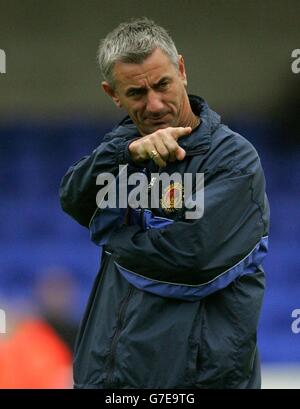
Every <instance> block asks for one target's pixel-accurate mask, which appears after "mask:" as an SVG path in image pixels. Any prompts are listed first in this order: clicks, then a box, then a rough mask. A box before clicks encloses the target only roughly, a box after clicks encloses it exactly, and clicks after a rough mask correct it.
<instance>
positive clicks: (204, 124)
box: [114, 95, 221, 154]
mask: <svg viewBox="0 0 300 409" xmlns="http://www.w3.org/2000/svg"><path fill="white" fill-rule="evenodd" d="M189 100H190V104H191V108H192V110H193V112H194V114H196V115H198V116H200V118H201V122H200V125H198V126H197V128H195V129H194V130H193V132H192V133H191V134H190V135H189V136H187V137H183V138H180V139H179V140H178V143H179V145H180V146H181V147H182V148H183V149H185V150H186V152H187V153H189V154H193V153H195V154H196V153H200V152H201V153H202V152H206V151H208V149H209V148H210V143H211V135H212V134H213V133H214V132H215V131H216V130H217V128H218V127H219V125H220V123H221V117H220V115H218V114H217V113H216V112H214V111H213V110H211V109H210V108H209V106H208V104H207V103H206V101H205V100H204V99H203V98H201V97H198V96H196V95H189ZM114 132H115V133H116V134H118V135H120V136H121V134H124V135H127V136H128V135H131V136H138V135H139V132H138V130H137V128H136V126H135V125H134V123H133V122H132V120H131V119H130V117H129V116H126V117H125V118H124V119H123V120H122V121H121V122H120V123H119V124H118V125H117V126H116V127H115V129H114Z"/></svg>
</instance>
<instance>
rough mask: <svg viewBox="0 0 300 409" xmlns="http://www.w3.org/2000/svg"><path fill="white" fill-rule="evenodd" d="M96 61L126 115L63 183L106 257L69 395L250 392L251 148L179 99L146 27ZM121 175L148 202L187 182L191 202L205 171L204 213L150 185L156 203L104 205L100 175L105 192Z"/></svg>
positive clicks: (261, 217)
mask: <svg viewBox="0 0 300 409" xmlns="http://www.w3.org/2000/svg"><path fill="white" fill-rule="evenodd" d="M99 62H100V67H101V70H102V73H103V76H104V81H103V82H102V87H103V90H104V91H105V92H106V93H107V94H108V95H109V96H110V97H111V98H112V99H113V101H114V103H115V104H116V106H117V107H122V108H124V109H125V110H126V111H127V113H128V116H127V117H126V118H125V119H124V120H123V121H122V122H121V123H120V124H119V125H117V126H116V127H115V128H114V129H113V130H112V132H110V133H109V134H108V135H106V136H105V138H104V139H103V142H102V143H101V144H100V145H99V146H98V147H97V148H96V149H95V150H94V151H93V153H92V154H91V155H90V156H88V157H85V158H83V159H82V160H81V161H80V162H78V163H77V164H75V165H74V166H73V167H71V168H70V169H69V171H68V172H67V174H66V175H65V176H64V178H63V180H62V184H61V191H60V194H61V203H62V207H63V209H64V210H65V211H66V212H67V213H69V214H70V215H71V216H72V217H73V218H75V219H76V220H77V221H78V222H79V223H81V224H82V225H84V226H86V227H89V228H90V231H91V237H92V240H93V241H94V242H95V243H96V244H98V245H99V246H100V247H101V248H102V249H103V253H102V260H101V268H100V271H99V274H98V276H97V278H96V280H95V283H94V288H93V291H92V293H91V296H90V299H89V303H88V306H87V309H86V312H85V316H84V318H83V321H82V323H81V328H80V331H79V334H78V338H77V343H76V348H75V354H74V379H75V387H76V388H259V387H260V364H259V356H258V351H257V346H256V331H257V324H258V318H259V313H260V309H261V303H262V298H263V293H264V272H263V269H262V267H261V262H262V260H263V258H264V256H265V254H266V252H267V235H268V223H269V222H268V220H269V210H268V202H267V199H266V195H265V182H264V175H263V171H262V168H261V164H260V160H259V157H258V155H257V152H256V151H255V149H254V148H253V146H252V145H251V144H250V143H249V142H248V141H246V140H245V139H244V138H243V137H242V136H240V135H238V134H237V133H235V132H233V131H232V130H230V129H229V128H228V127H227V126H225V125H222V124H221V123H220V117H219V115H217V114H216V113H215V112H213V111H212V110H211V109H210V108H209V107H208V105H207V103H206V102H205V101H204V100H203V99H202V98H199V97H196V96H191V95H188V94H187V91H186V86H187V79H186V72H185V66H184V60H183V57H182V56H181V55H178V53H177V50H176V48H175V45H174V43H173V41H172V39H171V38H170V37H169V35H168V34H167V32H166V31H165V30H164V29H163V28H162V27H159V26H157V25H156V24H155V23H154V22H152V21H150V20H148V19H146V18H142V19H136V20H133V21H131V22H129V23H123V24H121V25H120V26H119V27H117V28H116V29H115V30H114V31H112V32H111V33H110V34H108V36H107V37H106V38H105V39H104V40H103V41H102V43H101V44H100V49H99ZM120 165H126V168H120V167H119V166H120ZM124 169H125V170H126V171H128V174H130V175H132V174H136V173H137V172H139V173H140V174H142V175H146V176H147V180H148V183H149V186H148V192H147V194H148V195H149V197H150V196H151V192H152V191H153V189H154V188H155V186H156V184H157V178H158V176H159V175H160V174H162V173H165V174H167V175H172V174H174V173H177V175H178V174H179V176H182V177H183V176H185V175H193V177H194V179H193V188H192V196H191V197H190V199H193V198H195V196H196V194H197V190H199V189H198V187H199V186H198V185H197V183H196V174H201V173H202V174H204V184H205V189H204V213H203V214H201V212H200V217H197V218H194V217H190V218H189V217H187V214H188V213H187V212H186V210H187V207H188V206H187V205H186V204H187V202H186V200H185V199H187V197H186V196H188V193H187V192H186V189H185V186H183V185H182V184H181V183H177V182H176V183H175V182H171V183H170V185H169V186H168V188H167V189H165V190H164V189H159V192H160V197H159V200H158V206H154V205H152V202H151V201H150V204H149V205H148V207H147V208H133V207H130V206H128V209H127V211H126V212H125V209H124V208H123V207H122V206H116V208H114V209H113V208H109V206H108V207H107V208H103V206H101V203H103V200H104V198H103V197H102V202H101V201H100V202H101V203H99V200H97V203H96V196H97V193H98V191H99V186H97V184H96V181H97V177H98V176H99V175H100V177H101V175H102V176H103V175H104V174H108V173H109V174H112V175H114V176H117V182H116V183H115V184H114V183H113V182H111V184H110V185H109V188H108V193H109V189H113V187H115V186H116V185H118V184H119V186H123V185H122V183H121V182H120V180H121V177H122V175H121V174H122V172H124ZM128 174H127V175H128ZM170 197H171V199H172V200H168V199H170ZM178 198H184V205H183V206H182V207H180V206H175V204H174V203H181V202H180V200H179V201H178V200H177V199H178ZM97 204H98V206H99V207H97ZM156 204H157V203H156Z"/></svg>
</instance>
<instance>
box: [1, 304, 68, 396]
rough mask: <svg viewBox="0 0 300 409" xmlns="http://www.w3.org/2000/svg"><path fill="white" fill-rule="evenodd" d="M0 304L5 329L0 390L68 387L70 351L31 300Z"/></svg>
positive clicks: (2, 342) (2, 341)
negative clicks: (4, 318) (3, 311)
mask: <svg viewBox="0 0 300 409" xmlns="http://www.w3.org/2000/svg"><path fill="white" fill-rule="evenodd" d="M1 301H2V306H3V307H5V311H6V315H7V317H6V318H7V328H6V333H5V334H1V336H0V368H1V370H0V389H60V388H70V386H71V380H72V371H71V361H72V356H71V353H70V350H69V348H68V347H67V346H66V345H65V343H64V342H63V341H62V340H61V339H60V337H59V336H58V335H57V333H56V332H55V331H54V330H53V329H52V327H51V325H49V324H48V323H47V322H45V321H44V320H43V319H42V318H41V317H40V316H39V315H38V313H37V311H36V308H35V306H34V305H33V303H32V301H29V300H28V299H21V300H20V299H11V300H10V301H9V302H6V304H5V305H4V304H3V300H1Z"/></svg>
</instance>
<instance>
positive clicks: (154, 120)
mask: <svg viewBox="0 0 300 409" xmlns="http://www.w3.org/2000/svg"><path fill="white" fill-rule="evenodd" d="M167 115H168V114H164V115H161V116H159V117H153V118H151V117H148V118H146V119H145V121H146V122H151V123H155V124H158V123H164V122H165V120H166V116H167Z"/></svg>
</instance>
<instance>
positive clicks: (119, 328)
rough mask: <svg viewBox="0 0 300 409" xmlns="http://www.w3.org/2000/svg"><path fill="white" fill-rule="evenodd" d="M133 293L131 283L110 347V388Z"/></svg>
mask: <svg viewBox="0 0 300 409" xmlns="http://www.w3.org/2000/svg"><path fill="white" fill-rule="evenodd" d="M132 293H133V287H132V286H131V285H130V287H129V290H128V292H127V294H126V297H125V298H124V300H123V301H122V303H121V306H120V309H119V314H118V319H117V326H116V330H115V334H114V336H113V339H112V342H111V348H110V354H109V358H108V362H109V365H108V374H107V379H106V387H107V388H109V387H110V385H111V383H112V377H113V371H114V364H115V353H116V349H117V344H118V340H119V337H120V334H121V331H122V328H123V324H124V322H123V321H124V317H125V313H126V309H127V307H128V303H129V299H130V297H131V295H132Z"/></svg>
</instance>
